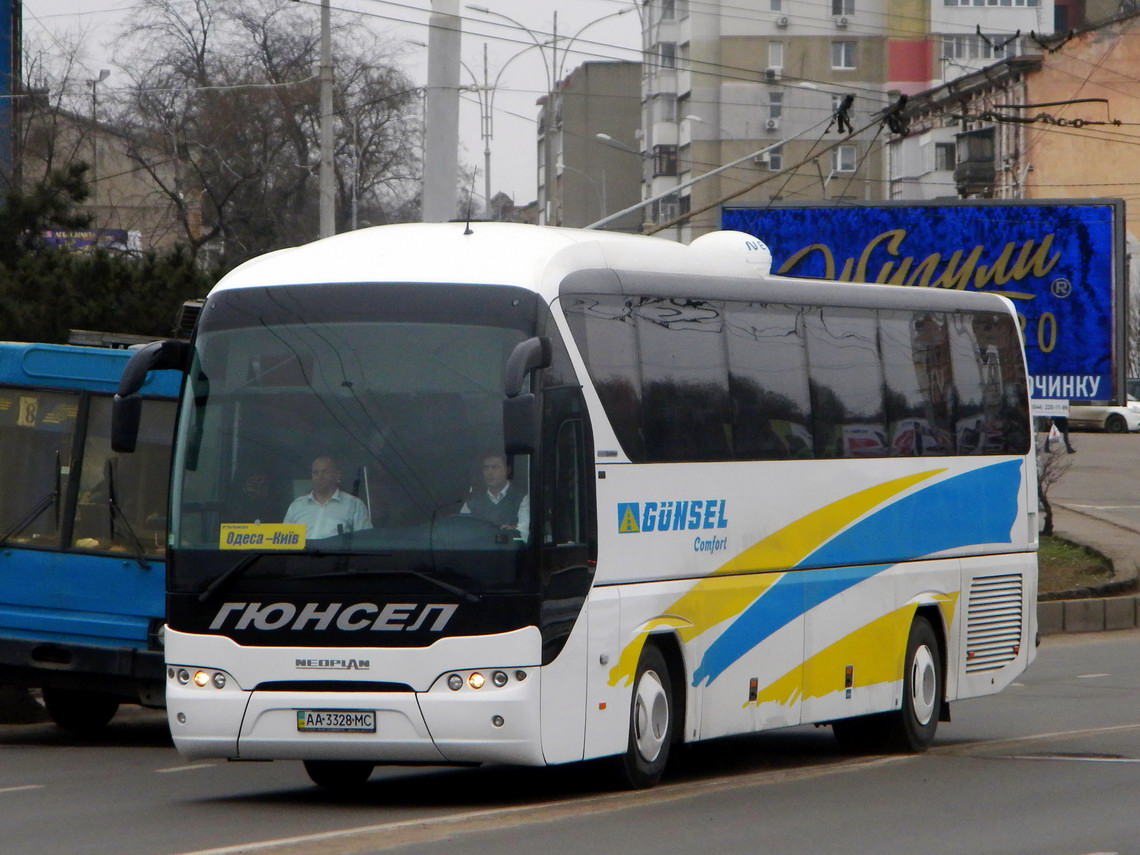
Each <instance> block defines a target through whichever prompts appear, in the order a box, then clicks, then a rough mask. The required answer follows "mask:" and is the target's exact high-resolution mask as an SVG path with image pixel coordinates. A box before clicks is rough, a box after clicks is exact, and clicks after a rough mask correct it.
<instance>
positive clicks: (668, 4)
mask: <svg viewBox="0 0 1140 855" xmlns="http://www.w3.org/2000/svg"><path fill="white" fill-rule="evenodd" d="M675 15H676V8H675V4H674V2H673V0H661V20H662V21H672V20H673V18H674V17H675Z"/></svg>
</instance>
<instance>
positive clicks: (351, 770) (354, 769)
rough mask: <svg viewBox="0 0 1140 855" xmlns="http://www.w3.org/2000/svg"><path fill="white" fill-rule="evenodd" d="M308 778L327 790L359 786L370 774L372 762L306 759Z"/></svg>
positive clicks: (373, 765) (372, 767)
mask: <svg viewBox="0 0 1140 855" xmlns="http://www.w3.org/2000/svg"><path fill="white" fill-rule="evenodd" d="M304 762H305V772H306V773H308V775H309V780H310V781H312V782H313V783H314V784H316V785H317V786H318V787H324V788H325V789H327V790H348V789H352V788H353V787H359V786H360V785H361V784H363V783H364V782H365V781H367V780H368V778H369V777H370V776H371V775H372V770H373V769H374V768H375V764H374V763H369V762H368V761H367V760H306V761H304Z"/></svg>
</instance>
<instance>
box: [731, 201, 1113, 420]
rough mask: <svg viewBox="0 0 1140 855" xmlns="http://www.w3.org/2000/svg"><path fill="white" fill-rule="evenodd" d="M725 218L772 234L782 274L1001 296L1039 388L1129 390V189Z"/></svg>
mask: <svg viewBox="0 0 1140 855" xmlns="http://www.w3.org/2000/svg"><path fill="white" fill-rule="evenodd" d="M721 227H722V228H725V229H734V230H736V231H742V232H747V233H748V234H751V235H753V236H755V237H758V238H759V239H760V240H762V241H764V243H765V244H767V246H768V248H769V249H770V250H771V251H772V272H773V273H777V274H780V275H784V276H797V277H809V278H818V279H838V280H840V281H844V282H882V283H886V284H890V285H900V286H904V287H923V288H954V289H958V290H974V291H984V292H987V293H991V294H1001V295H1003V296H1005V297H1008V298H1009V299H1010V300H1011V301H1012V302H1013V304H1014V307H1015V308H1016V309H1017V314H1018V319H1019V321H1020V322H1021V328H1022V331H1023V332H1024V334H1025V353H1026V359H1027V361H1028V365H1029V373H1030V375H1032V383H1033V386H1032V393H1033V396H1034V397H1035V398H1057V399H1061V398H1063V399H1068V400H1077V401H1108V400H1121V399H1122V398H1123V395H1124V367H1125V363H1126V360H1125V358H1124V356H1125V355H1124V353H1123V348H1124V347H1125V344H1124V342H1126V337H1125V335H1124V322H1125V315H1126V311H1125V308H1124V307H1125V305H1126V303H1125V301H1124V298H1123V292H1124V283H1125V275H1124V203H1123V202H1122V201H1121V200H1119V199H1093V200H1080V201H1075V200H1071V199H1069V200H1039V201H1033V202H1006V201H988V200H986V201H964V202H955V201H938V202H903V203H875V204H859V203H854V204H852V203H848V204H845V205H843V206H841V207H835V206H823V205H819V204H816V205H810V204H809V205H788V204H773V205H771V206H769V207H764V208H756V207H747V208H746V207H739V208H732V207H726V208H725V209H724V211H723V214H722V218H721Z"/></svg>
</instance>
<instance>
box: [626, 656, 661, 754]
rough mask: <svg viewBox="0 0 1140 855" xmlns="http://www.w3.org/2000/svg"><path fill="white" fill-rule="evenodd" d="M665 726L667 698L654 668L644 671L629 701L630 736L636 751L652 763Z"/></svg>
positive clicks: (659, 748)
mask: <svg viewBox="0 0 1140 855" xmlns="http://www.w3.org/2000/svg"><path fill="white" fill-rule="evenodd" d="M668 730H669V698H668V697H667V696H666V694H665V687H664V686H662V685H661V678H660V677H658V676H657V674H656V672H654V671H646V672H645V673H644V674H642V675H641V680H639V681H638V684H637V695H636V697H635V698H634V702H633V737H634V741H635V742H636V743H637V753H638V754H640V755H641V756H642V758H643V759H644V760H646V761H647V762H649V763H652V762H653V761H654V760H656V759H657V755H659V754H660V753H661V748H662V747H663V746H664V745H665V736H666V734H667V732H668Z"/></svg>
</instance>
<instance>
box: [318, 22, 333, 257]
mask: <svg viewBox="0 0 1140 855" xmlns="http://www.w3.org/2000/svg"><path fill="white" fill-rule="evenodd" d="M320 77H321V80H320V83H321V172H320V192H321V209H320V212H321V237H323V238H326V237H332V236H333V235H334V234H336V197H335V195H334V192H333V65H332V15H331V12H330V9H329V0H321V69H320Z"/></svg>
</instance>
